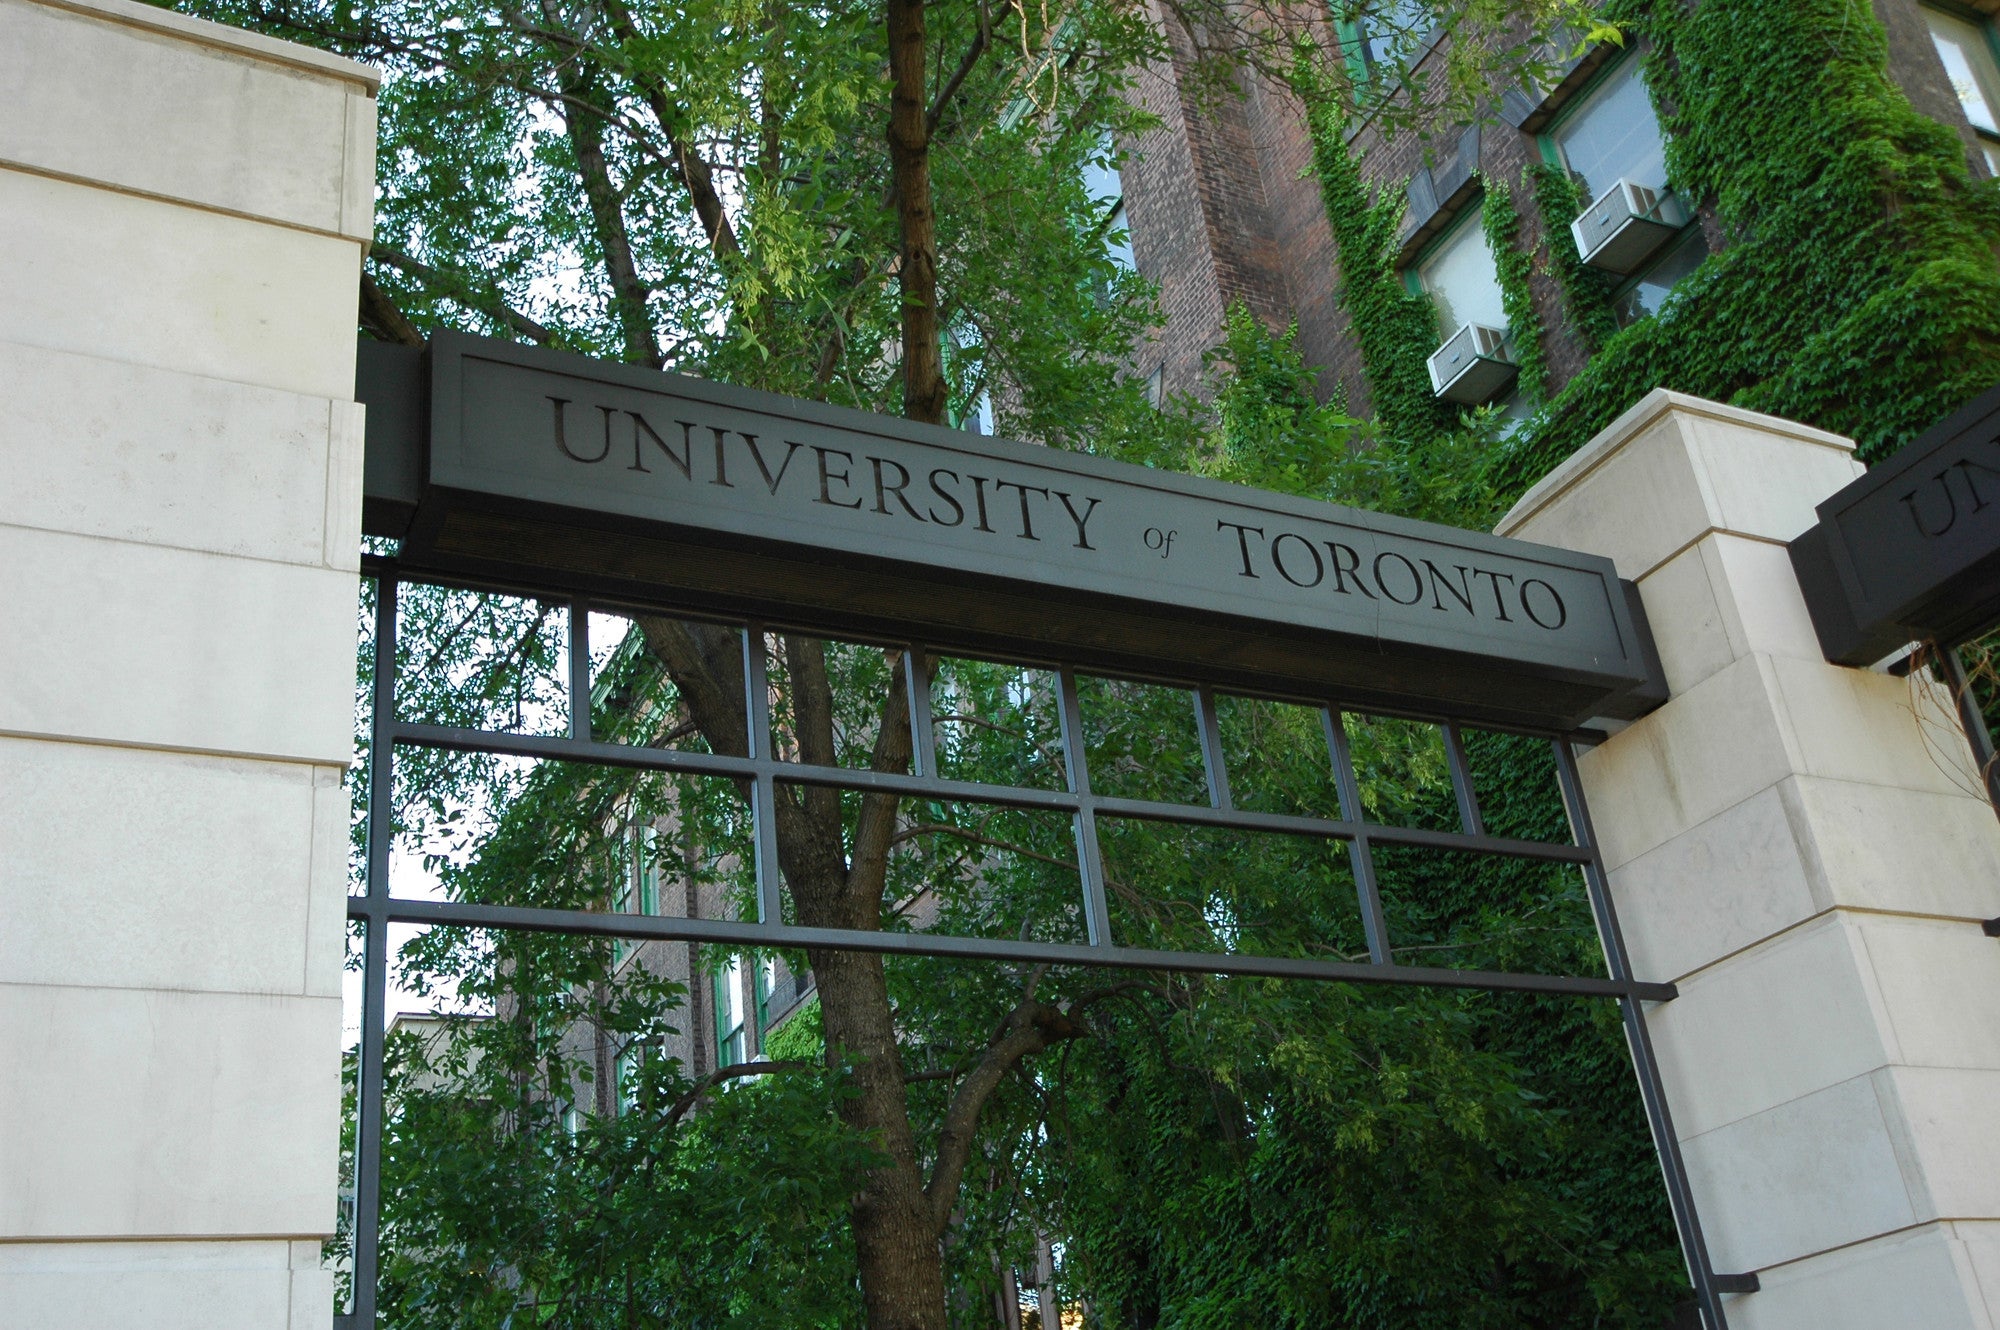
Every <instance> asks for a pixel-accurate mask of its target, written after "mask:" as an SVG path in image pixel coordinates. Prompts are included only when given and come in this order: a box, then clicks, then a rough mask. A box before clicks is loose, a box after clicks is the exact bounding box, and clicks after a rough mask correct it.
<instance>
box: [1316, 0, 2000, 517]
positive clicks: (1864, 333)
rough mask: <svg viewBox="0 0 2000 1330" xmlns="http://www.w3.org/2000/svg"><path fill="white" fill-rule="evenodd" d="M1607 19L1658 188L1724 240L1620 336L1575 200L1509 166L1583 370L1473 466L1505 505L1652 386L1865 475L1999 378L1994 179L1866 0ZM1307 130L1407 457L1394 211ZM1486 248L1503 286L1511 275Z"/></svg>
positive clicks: (1559, 183) (1320, 118) (1636, 10)
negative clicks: (1573, 233)
mask: <svg viewBox="0 0 2000 1330" xmlns="http://www.w3.org/2000/svg"><path fill="white" fill-rule="evenodd" d="M1614 10H1615V16H1616V17H1617V18H1619V19H1620V21H1621V22H1623V23H1624V25H1625V26H1626V28H1627V30H1628V31H1629V32H1630V33H1632V34H1633V35H1634V36H1635V37H1641V36H1642V37H1644V38H1645V39H1646V43H1647V53H1646V55H1645V57H1644V58H1645V61H1646V65H1645V69H1646V79H1647V84H1648V86H1649V88H1650V89H1651V91H1652V94H1653V99H1654V103H1655V105H1656V107H1657V108H1658V109H1659V111H1660V119H1661V124H1662V127H1663V129H1664V130H1665V131H1666V134H1667V136H1668V145H1669V146H1668V166H1669V172H1670V175H1671V177H1672V180H1673V183H1674V185H1675V187H1676V188H1677V189H1678V190H1679V191H1681V193H1682V194H1683V196H1684V197H1687V198H1689V199H1693V200H1697V201H1702V202H1705V203H1707V204H1708V205H1710V206H1712V207H1713V209H1714V212H1715V215H1716V216H1717V218H1718V219H1719V220H1720V223H1721V227H1722V230H1723V233H1724V241H1725V244H1724V247H1723V248H1722V250H1721V251H1720V252H1719V253H1717V254H1716V255H1714V256H1713V257H1711V258H1710V259H1709V260H1708V261H1707V262H1706V263H1704V264H1703V266H1702V267H1701V268H1700V269H1699V270H1697V271H1696V272H1695V273H1693V274H1692V275H1690V276H1689V277H1688V278H1686V279H1685V280H1684V281H1683V282H1682V283H1681V284H1680V286H1679V287H1678V288H1677V289H1676V290H1675V291H1674V293H1673V295H1672V296H1671V297H1670V298H1669V299H1668V301H1667V302H1666V304H1665V305H1664V306H1663V307H1662V308H1661V310H1660V311H1659V313H1658V314H1656V315H1655V316H1654V317H1652V318H1649V319H1646V320H1643V321H1641V322H1639V323H1637V324H1635V325H1633V326H1632V327H1630V328H1626V329H1623V330H1618V329H1617V328H1616V326H1615V323H1614V322H1613V321H1612V320H1611V317H1610V312H1609V309H1608V305H1607V303H1606V299H1605V297H1606V295H1607V286H1606V284H1605V283H1604V281H1603V280H1602V279H1601V278H1600V277H1599V276H1598V275H1597V274H1596V273H1594V272H1592V271H1591V270H1589V269H1587V268H1584V267H1583V266H1582V265H1581V264H1579V263H1578V262H1577V261H1576V257H1575V253H1574V249H1573V247H1572V246H1571V245H1570V243H1569V238H1568V235H1567V223H1568V220H1569V218H1570V217H1572V216H1574V215H1575V213H1576V211H1577V210H1578V209H1579V208H1580V207H1581V206H1582V201H1581V200H1580V199H1579V198H1578V197H1577V194H1576V189H1575V186H1574V185H1573V183H1572V182H1570V181H1569V180H1568V179H1566V178H1565V177H1564V175H1563V173H1561V172H1559V171H1555V170H1540V169H1531V170H1530V172H1529V177H1530V178H1529V180H1527V181H1526V182H1525V183H1526V185H1527V187H1528V188H1527V191H1526V192H1527V193H1528V194H1529V195H1531V196H1532V197H1533V199H1534V200H1535V203H1536V206H1537V207H1538V209H1539V210H1540V211H1541V213H1542V220H1543V227H1542V230H1543V231H1544V232H1545V233H1546V236H1547V240H1546V242H1545V247H1544V248H1542V249H1541V250H1540V252H1539V253H1538V254H1536V255H1535V256H1534V259H1535V261H1536V262H1538V263H1539V264H1541V265H1543V266H1545V267H1546V269H1547V270H1548V271H1549V272H1550V273H1551V275H1552V276H1554V277H1555V279H1556V281H1557V283H1558V284H1559V286H1560V288H1561V290H1562V292H1563V296H1564V301H1563V303H1564V308H1565V313H1566V315H1567V318H1566V326H1565V329H1564V331H1565V332H1566V333H1568V334H1569V335H1571V336H1574V337H1576V338H1578V339H1579V340H1581V341H1582V342H1583V343H1584V344H1585V345H1589V346H1593V347H1595V348H1596V354H1595V355H1594V357H1593V358H1592V359H1591V361H1590V363H1589V364H1588V366H1587V367H1586V368H1584V369H1583V370H1582V371H1581V372H1580V373H1578V374H1577V375H1576V376H1575V377H1574V378H1572V379H1571V380H1570V381H1569V382H1568V383H1567V384H1566V385H1564V387H1563V389H1562V391H1561V392H1560V393H1558V394H1556V395H1555V396H1554V397H1553V398H1552V399H1551V400H1550V401H1549V402H1548V403H1547V405H1546V407H1545V408H1544V409H1543V410H1542V411H1541V412H1540V413H1539V414H1538V416H1537V417H1536V418H1535V419H1534V420H1533V421H1531V422H1530V423H1529V424H1528V425H1527V427H1525V428H1524V429H1522V430H1521V431H1519V432H1518V433H1517V434H1516V435H1515V436H1514V437H1513V439H1512V440H1511V441H1510V442H1509V444H1508V445H1507V446H1506V447H1505V448H1504V449H1503V451H1502V453H1501V454H1500V455H1499V456H1498V457H1497V458H1496V459H1495V462H1496V468H1495V471H1494V474H1493V480H1494V483H1495V485H1496V486H1497V487H1498V488H1499V489H1500V490H1501V491H1502V492H1503V493H1509V494H1511V493H1518V492H1520V491H1521V490H1524V489H1526V488H1527V487H1528V486H1529V485H1531V484H1533V483H1534V481H1536V480H1537V479H1539V478H1540V477H1541V476H1542V475H1544V474H1546V473H1547V471H1548V470H1549V469H1550V468H1551V467H1553V466H1554V465H1555V464H1556V463H1558V462H1560V461H1561V460H1562V459H1563V458H1564V457H1566V456H1568V455H1569V454H1570V453H1571V452H1574V451H1575V450H1576V449H1577V448H1579V447H1581V446H1582V445H1583V444H1584V443H1585V442H1587V441H1588V440H1589V439H1590V438H1591V437H1592V436H1593V435H1594V434H1596V433H1597V432H1598V431H1599V430H1601V429H1603V428H1604V427H1605V426H1606V425H1608V424H1609V423H1610V422H1611V421H1612V420H1614V419H1615V418H1616V417H1617V416H1618V415H1619V414H1620V413H1621V412H1622V411H1624V410H1625V409H1626V408H1627V407H1629V406H1630V405H1631V404H1632V403H1633V402H1635V401H1637V400H1638V399H1639V398H1640V397H1642V396H1643V395H1644V394H1645V393H1646V392H1648V391H1650V390H1651V389H1653V388H1655V387H1668V388H1673V389H1676V390H1679V391H1682V392H1687V393H1693V394H1696V395H1699V396H1703V397H1709V398H1714V399H1717V400H1721V401H1727V402H1733V403H1735V404H1737V405H1740V406H1744V407H1748V408H1750V409H1753V410H1758V411H1766V412H1770V413H1772V414H1774V415H1779V416H1785V417H1789V418H1791V419H1795V420H1801V421H1806V422H1808V423H1811V424H1814V425H1818V426H1820V427H1822V428H1825V429H1830V430H1834V431H1837V432H1839V433H1843V434H1848V435H1851V436H1852V437H1853V438H1854V439H1855V440H1856V442H1857V443H1858V444H1859V445H1860V448H1861V452H1862V456H1863V458H1864V459H1866V460H1871V461H1872V460H1874V459H1877V458H1880V457H1882V456H1884V455H1885V454H1887V453H1889V452H1891V451H1893V450H1894V449H1895V448H1897V447H1898V446H1900V445H1901V444H1902V443H1904V442H1906V441H1907V440H1909V439H1910V438H1911V437H1912V436H1914V435H1915V434H1916V433H1917V432H1919V431H1920V430H1921V429H1923V428H1924V427H1925V426H1926V425H1928V424H1930V423H1931V422H1932V421H1934V420H1936V419H1937V418H1938V417H1940V416H1942V415H1944V414H1945V413H1946V412H1947V411H1949V410H1950V409H1952V408H1953V407H1955V406H1957V405H1958V404H1959V403H1961V402H1963V401H1964V400H1965V399H1967V398H1969V397H1971V396H1973V395H1974V394H1976V393H1978V392H1980V391H1982V390H1984V389H1985V388H1988V387H1990V386H1992V385H1993V384H1994V383H1996V382H2000V257H1997V256H2000V184H1996V183H1995V182H1992V181H1983V180H1974V179H1973V178H1972V177H1971V175H1970V173H1969V172H1968V170H1967V166H1966V162H1965V156H1964V146H1963V144H1962V143H1961V141H1960V140H1959V138H1958V137H1957V136H1956V135H1955V134H1954V133H1953V131H1951V130H1950V129H1948V128H1946V127H1944V126H1942V125H1940V124H1938V123H1936V122H1935V121H1932V120H1930V119H1929V118H1927V117H1925V116H1923V115H1921V114H1919V113H1918V112H1917V111H1916V110H1915V109H1913V108H1912V106H1911V105H1910V102H1909V99H1908V98H1907V97H1906V96H1905V95H1904V93H1903V91H1902V90H1901V89H1900V88H1899V87H1898V86H1897V85H1896V83H1895V82H1894V81H1893V80H1892V79H1891V77H1890V74H1889V71H1888V46H1887V38H1886V35H1885V33H1884V30H1883V28H1882V25H1881V24H1880V22H1879V21H1878V20H1877V18H1876V16H1875V14H1874V12H1873V10H1872V9H1871V7H1870V5H1869V3H1868V0H1733V2H1732V3H1729V4H1722V3H1719V2H1718V0H1696V3H1693V4H1683V3H1682V0H1624V2H1623V3H1620V4H1617V5H1615V6H1614ZM1316 117H1317V118H1316V119H1315V122H1314V131H1315V132H1314V141H1315V147H1316V149H1317V150H1318V151H1317V152H1316V164H1317V166H1318V173H1319V177H1320V183H1321V186H1322V190H1323V192H1324V194H1325V198H1326V203H1327V210H1328V213H1329V218H1330V220H1331V221H1332V224H1333V230H1334V234H1335V238H1336V241H1337V243H1338V245H1339V249H1340V254H1341V259H1342V267H1343V270H1344V272H1345V274H1346V275H1345V277H1344V282H1343V288H1342V291H1343V296H1344V298H1345V299H1346V300H1347V302H1348V303H1347V308H1348V312H1349V314H1350V317H1351V318H1352V319H1353V322H1354V325H1355V331H1356V336H1357V340H1358V341H1359V342H1360V345H1361V348H1362V352H1363V357H1364V363H1365V367H1366V372H1367V375H1368V377H1369V380H1370V383H1371V386H1372V387H1373V388H1374V392H1375V397H1376V403H1377V413H1378V415H1379V416H1380V418H1381V421H1382V424H1383V427H1384V430H1385V432H1386V433H1388V434H1390V435H1392V436H1400V437H1402V438H1405V439H1409V440H1411V441H1413V442H1414V441H1416V440H1417V439H1418V438H1419V437H1420V436H1421V433H1422V431H1423V430H1424V428H1425V427H1426V426H1427V425H1428V426H1429V427H1430V428H1432V429H1435V428H1436V426H1435V424H1432V423H1431V422H1432V420H1434V419H1435V416H1434V415H1433V416H1430V417H1427V416H1426V414H1425V411H1424V410H1423V409H1421V408H1420V407H1418V406H1417V404H1415V403H1413V402H1409V401H1407V400H1406V399H1407V398H1408V397H1410V396H1413V395H1414V393H1415V391H1416V389H1417V388H1418V387H1420V388H1422V390H1423V391H1425V392H1428V384H1427V382H1415V381H1414V376H1413V374H1412V370H1411V367H1412V365H1414V367H1415V372H1416V374H1421V372H1422V362H1423V357H1425V356H1427V355H1428V354H1429V352H1430V350H1431V349H1433V344H1434V340H1435V339H1434V330H1433V329H1432V327H1431V326H1430V325H1428V324H1425V325H1424V326H1423V327H1422V329H1421V331H1419V329H1418V327H1417V320H1416V318H1415V316H1414V315H1413V314H1411V313H1410V312H1409V311H1408V307H1407V305H1405V304H1402V303H1399V302H1398V301H1397V300H1396V299H1395V298H1394V296H1395V294H1396V293H1400V292H1401V287H1400V283H1396V282H1395V281H1394V277H1393V274H1391V273H1388V272H1386V266H1387V257H1386V254H1385V248H1386V245H1387V241H1386V240H1385V239H1381V238H1380V237H1386V236H1388V235H1393V233H1394V230H1395V226H1396V214H1397V213H1398V212H1399V210H1400V203H1401V200H1400V199H1399V198H1397V197H1395V193H1394V191H1390V190H1385V191H1383V196H1382V197H1380V198H1377V199H1375V200H1370V199H1369V198H1368V196H1367V193H1366V186H1365V185H1364V184H1363V183H1362V179H1361V173H1360V171H1359V169H1358V167H1357V165H1356V163H1355V162H1354V161H1353V159H1352V157H1351V156H1350V155H1349V153H1348V151H1347V147H1346V144H1345V143H1344V141H1343V140H1342V137H1341V135H1340V132H1339V111H1338V109H1337V108H1331V107H1328V108H1324V109H1321V110H1319V111H1318V112H1317V113H1316ZM1492 193H1493V191H1491V189H1489V197H1491V195H1492ZM1488 222H1489V234H1492V233H1493V231H1494V226H1493V218H1492V217H1490V216H1489V218H1488ZM1502 229H1504V228H1502ZM1496 238H1497V237H1496ZM1496 252H1497V253H1499V254H1500V257H1501V266H1502V276H1503V288H1504V286H1505V285H1506V281H1505V279H1506V277H1507V276H1508V275H1509V270H1510V268H1511V269H1513V272H1514V275H1517V276H1518V274H1519V273H1520V272H1522V271H1524V269H1523V268H1522V266H1521V265H1522V264H1523V262H1524V261H1526V260H1527V259H1528V258H1529V256H1528V255H1525V254H1521V253H1520V252H1519V250H1518V249H1517V248H1515V247H1513V246H1508V247H1507V248H1505V249H1496ZM1357 272H1358V273H1360V274H1361V275H1360V277H1359V278H1357V276H1356V275H1355V274H1356V273H1357ZM1376 272H1381V273H1382V274H1383V275H1382V277H1381V278H1380V279H1379V280H1378V279H1377V278H1375V277H1374V276H1372V274H1373V273H1376ZM1519 332H1520V330H1518V329H1517V341H1518V340H1521V339H1520V336H1519ZM1528 340H1533V338H1532V337H1530V338H1529V339H1528ZM1524 370H1527V371H1530V372H1538V370H1539V367H1538V366H1535V365H1524ZM1524 377H1525V376H1524ZM1413 382H1415V386H1414V387H1406V386H1405V385H1406V384H1411V383H1413ZM1385 388H1386V391H1385Z"/></svg>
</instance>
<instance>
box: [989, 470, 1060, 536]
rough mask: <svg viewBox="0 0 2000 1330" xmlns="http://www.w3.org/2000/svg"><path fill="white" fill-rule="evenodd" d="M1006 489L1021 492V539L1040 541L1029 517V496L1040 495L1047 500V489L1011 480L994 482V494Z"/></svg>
mask: <svg viewBox="0 0 2000 1330" xmlns="http://www.w3.org/2000/svg"><path fill="white" fill-rule="evenodd" d="M1005 489H1015V490H1019V491H1021V532H1020V538H1021V539H1022V540H1036V541H1038V540H1040V539H1041V537H1040V536H1038V535H1036V534H1035V524H1034V522H1033V521H1032V520H1031V519H1030V518H1029V516H1028V496H1029V495H1030V494H1039V495H1041V496H1042V497H1043V498H1044V499H1046V498H1048V497H1049V492H1048V491H1047V490H1046V489H1043V488H1042V487H1041V486H1040V485H1022V484H1018V483H1016V482H1015V481H1011V480H996V481H994V482H993V491H994V493H996V494H997V493H999V492H1000V491H1001V490H1005Z"/></svg>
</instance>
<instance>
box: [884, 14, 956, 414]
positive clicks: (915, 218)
mask: <svg viewBox="0 0 2000 1330" xmlns="http://www.w3.org/2000/svg"><path fill="white" fill-rule="evenodd" d="M887 4H888V21H889V74H890V77H891V79H892V80H893V81H894V87H893V89H892V91H891V93H890V98H889V167H890V174H891V178H892V179H893V180H894V182H895V188H896V221H897V225H898V227H899V229H900V230H901V232H902V239H903V244H902V251H901V255H900V258H899V261H898V264H897V269H896V276H897V280H898V281H899V282H901V284H902V291H903V414H904V415H905V416H907V417H908V418H909V419H911V420H922V421H926V422H928V423H929V424H932V425H942V424H943V423H944V418H945V382H944V358H943V356H944V350H943V346H942V343H941V338H942V337H943V334H944V329H943V328H942V327H941V326H940V325H939V323H938V294H937V212H936V207H935V204H934V202H933V200H932V198H931V152H930V149H931V132H930V115H929V110H930V108H929V106H928V105H927V102H928V97H927V95H926V85H925V80H924V73H925V57H926V55H927V54H928V50H929V44H928V41H927V38H926V34H925V31H924V0H887Z"/></svg>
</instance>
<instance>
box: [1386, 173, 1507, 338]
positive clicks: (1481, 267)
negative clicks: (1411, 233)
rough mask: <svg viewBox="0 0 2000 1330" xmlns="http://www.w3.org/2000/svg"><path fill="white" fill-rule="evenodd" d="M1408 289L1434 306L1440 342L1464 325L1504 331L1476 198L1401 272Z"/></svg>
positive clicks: (1496, 275) (1494, 267)
mask: <svg viewBox="0 0 2000 1330" xmlns="http://www.w3.org/2000/svg"><path fill="white" fill-rule="evenodd" d="M1403 280H1404V282H1405V283H1406V284H1407V285H1408V286H1409V288H1410V290H1411V291H1412V292H1415V293H1416V294H1419V295H1425V296H1429V297H1430V300H1431V304H1432V305H1434V306H1435V307H1436V308H1437V314H1438V341H1439V343H1440V344H1442V343H1443V342H1444V340H1445V339H1446V338H1448V337H1450V336H1451V335H1452V334H1453V333H1455V332H1457V331H1458V330H1459V329H1460V328H1463V327H1464V326H1465V325H1466V324H1468V323H1478V324H1483V325H1485V326H1486V327H1488V328H1499V329H1500V330H1502V331H1503V332H1504V331H1506V329H1507V308H1506V302H1505V299H1504V298H1503V297H1502V295H1501V293H1500V268H1499V265H1498V264H1496V263H1495V262H1494V260H1493V250H1492V247H1491V246H1489V245H1488V244H1487V243H1486V230H1485V228H1484V227H1482V226H1481V225H1480V224H1479V200H1478V199H1477V198H1474V199H1473V200H1472V201H1471V202H1470V203H1468V204H1466V206H1465V207H1464V208H1462V209H1460V211H1459V215H1458V217H1457V218H1456V219H1455V220H1454V221H1453V222H1452V224H1451V225H1450V226H1448V227H1446V228H1445V230H1444V233H1443V234H1442V235H1440V236H1439V237H1438V238H1437V239H1436V240H1434V241H1432V242H1431V243H1430V245H1428V246H1427V247H1426V248H1425V249H1424V251H1423V253H1422V254H1420V255H1419V256H1418V258H1417V261H1416V262H1415V263H1413V264H1411V265H1410V266H1409V268H1408V269H1406V270H1405V271H1404V274H1403Z"/></svg>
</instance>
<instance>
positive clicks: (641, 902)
mask: <svg viewBox="0 0 2000 1330" xmlns="http://www.w3.org/2000/svg"><path fill="white" fill-rule="evenodd" d="M625 849H626V853H625V859H624V862H623V863H621V864H620V865H619V868H618V883H619V886H618V911H619V913H621V914H658V913H659V912H660V830H659V828H658V827H656V826H654V825H653V824H652V823H650V822H641V823H635V824H634V825H633V826H632V828H631V829H630V832H629V834H628V835H627V836H626V838H625ZM612 950H613V952H614V953H615V955H616V956H617V959H618V960H619V961H620V962H623V961H624V959H625V958H626V957H627V956H629V955H631V954H632V953H633V952H634V951H636V950H638V943H636V942H633V941H631V940H630V939H628V938H617V939H614V940H613V942H612Z"/></svg>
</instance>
